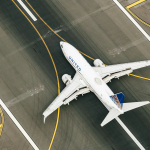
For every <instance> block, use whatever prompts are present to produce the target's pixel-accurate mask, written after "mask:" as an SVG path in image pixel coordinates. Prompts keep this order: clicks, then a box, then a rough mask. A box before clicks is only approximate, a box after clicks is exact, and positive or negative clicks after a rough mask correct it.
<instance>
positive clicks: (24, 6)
mask: <svg viewBox="0 0 150 150" xmlns="http://www.w3.org/2000/svg"><path fill="white" fill-rule="evenodd" d="M17 1H18V3H19V4H20V5H21V6H22V7H23V8H24V9H25V11H26V12H27V13H28V14H29V16H30V17H31V18H32V19H33V20H34V21H37V19H36V17H35V16H34V15H33V14H32V13H31V11H30V10H29V9H28V8H27V6H26V5H25V4H24V3H23V2H22V1H21V0H17Z"/></svg>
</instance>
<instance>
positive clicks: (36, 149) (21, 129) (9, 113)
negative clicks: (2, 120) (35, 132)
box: [0, 99, 39, 150]
mask: <svg viewBox="0 0 150 150" xmlns="http://www.w3.org/2000/svg"><path fill="white" fill-rule="evenodd" d="M0 105H1V106H2V108H3V109H4V110H5V112H6V113H7V115H8V116H9V117H10V118H11V120H12V121H13V122H14V124H15V125H16V126H17V127H18V129H19V130H20V131H21V133H22V134H23V135H24V137H25V138H26V139H27V141H28V142H29V143H30V144H31V146H32V147H33V148H34V149H35V150H39V148H38V147H37V146H36V144H35V143H34V142H33V141H32V139H31V138H30V136H29V135H28V134H27V133H26V131H25V130H24V129H23V127H22V126H21V125H20V123H19V122H18V121H17V119H16V118H15V117H14V116H13V114H12V113H11V112H10V110H9V109H8V108H7V107H6V105H5V104H4V103H3V101H2V100H1V99H0Z"/></svg>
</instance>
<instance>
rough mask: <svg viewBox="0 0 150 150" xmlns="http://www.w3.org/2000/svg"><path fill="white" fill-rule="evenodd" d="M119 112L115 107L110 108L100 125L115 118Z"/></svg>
mask: <svg viewBox="0 0 150 150" xmlns="http://www.w3.org/2000/svg"><path fill="white" fill-rule="evenodd" d="M120 114H121V113H120V112H119V111H118V110H117V109H115V108H112V109H111V110H110V111H109V113H108V115H107V116H106V117H105V119H104V120H103V122H102V123H101V126H104V125H106V124H107V123H109V122H110V121H111V120H113V119H115V118H116V117H118V116H119V115H120Z"/></svg>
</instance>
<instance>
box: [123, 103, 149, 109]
mask: <svg viewBox="0 0 150 150" xmlns="http://www.w3.org/2000/svg"><path fill="white" fill-rule="evenodd" d="M149 103H150V102H149V101H144V102H133V103H124V104H123V108H122V110H123V111H124V112H127V111H130V110H132V109H135V108H138V107H141V106H144V105H147V104H149Z"/></svg>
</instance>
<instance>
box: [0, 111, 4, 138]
mask: <svg viewBox="0 0 150 150" xmlns="http://www.w3.org/2000/svg"><path fill="white" fill-rule="evenodd" d="M0 114H1V124H0V136H1V134H2V130H3V125H4V115H3V112H2V109H1V108H0Z"/></svg>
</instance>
